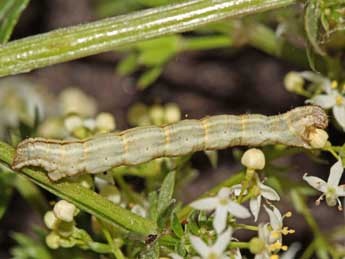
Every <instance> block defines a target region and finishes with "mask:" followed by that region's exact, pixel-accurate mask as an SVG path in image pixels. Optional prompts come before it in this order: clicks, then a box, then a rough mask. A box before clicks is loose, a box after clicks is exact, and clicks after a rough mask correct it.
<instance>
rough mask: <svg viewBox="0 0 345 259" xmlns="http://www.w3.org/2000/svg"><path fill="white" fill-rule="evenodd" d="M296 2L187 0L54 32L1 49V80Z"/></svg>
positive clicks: (284, 0) (272, 0) (274, 0)
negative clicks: (4, 77) (12, 75)
mask: <svg viewBox="0 0 345 259" xmlns="http://www.w3.org/2000/svg"><path fill="white" fill-rule="evenodd" d="M294 2H296V0H190V1H184V2H181V3H177V4H171V5H167V6H163V7H157V8H152V9H148V10H143V11H139V12H135V13H131V14H128V15H122V16H118V17H113V18H108V19H103V20H99V21H96V22H92V23H88V24H83V25H78V26H73V27H68V28H63V29H58V30H55V31H51V32H48V33H44V34H40V35H36V36H31V37H27V38H24V39H21V40H16V41H12V42H9V43H7V44H4V45H2V47H1V49H0V76H5V75H11V74H17V73H23V72H28V71H31V70H33V69H35V68H40V67H45V66H49V65H52V64H57V63H61V62H65V61H69V60H73V59H77V58H81V57H86V56H90V55H94V54H97V53H101V52H105V51H111V50H114V49H115V48H118V47H123V46H126V45H128V44H131V43H134V42H138V41H143V40H147V39H152V38H155V37H158V36H163V35H169V34H172V33H176V32H184V31H188V30H191V29H194V28H196V27H199V26H201V25H204V24H208V23H212V22H217V21H220V20H223V19H227V18H231V17H239V16H244V15H248V14H254V13H259V12H263V11H266V10H272V9H276V8H280V7H284V6H287V5H290V4H293V3H294Z"/></svg>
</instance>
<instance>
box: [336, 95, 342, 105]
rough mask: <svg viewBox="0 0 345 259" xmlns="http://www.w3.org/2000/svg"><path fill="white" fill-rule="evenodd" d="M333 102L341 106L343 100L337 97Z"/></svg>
mask: <svg viewBox="0 0 345 259" xmlns="http://www.w3.org/2000/svg"><path fill="white" fill-rule="evenodd" d="M335 102H336V104H337V105H342V104H343V98H342V97H341V96H340V95H338V96H337V97H336V98H335Z"/></svg>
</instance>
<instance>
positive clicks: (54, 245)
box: [46, 232, 60, 249]
mask: <svg viewBox="0 0 345 259" xmlns="http://www.w3.org/2000/svg"><path fill="white" fill-rule="evenodd" d="M46 244H47V246H48V247H49V248H51V249H58V248H59V246H60V237H59V235H58V234H56V233H55V232H51V233H49V235H48V236H46Z"/></svg>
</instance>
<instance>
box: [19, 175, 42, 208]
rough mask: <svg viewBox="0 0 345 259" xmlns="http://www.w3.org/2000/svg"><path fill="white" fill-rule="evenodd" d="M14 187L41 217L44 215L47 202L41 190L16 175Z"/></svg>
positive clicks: (24, 178)
mask: <svg viewBox="0 0 345 259" xmlns="http://www.w3.org/2000/svg"><path fill="white" fill-rule="evenodd" d="M14 185H15V187H16V189H17V191H18V192H19V193H20V195H21V196H22V197H23V198H24V199H25V200H26V201H27V202H29V203H30V205H32V207H34V208H35V209H36V210H37V211H38V212H39V213H40V214H41V215H44V213H46V211H47V210H49V205H48V201H47V200H46V199H45V197H44V195H43V194H42V192H41V190H40V189H39V188H38V187H37V186H36V185H35V184H34V183H32V182H31V181H29V180H28V179H27V178H26V177H24V176H22V175H17V177H16V179H15V181H14Z"/></svg>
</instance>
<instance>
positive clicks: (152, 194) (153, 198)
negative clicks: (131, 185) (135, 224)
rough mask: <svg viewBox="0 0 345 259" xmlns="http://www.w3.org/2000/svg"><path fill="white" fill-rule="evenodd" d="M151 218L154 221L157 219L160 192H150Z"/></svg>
mask: <svg viewBox="0 0 345 259" xmlns="http://www.w3.org/2000/svg"><path fill="white" fill-rule="evenodd" d="M149 204H150V207H149V218H150V219H151V220H153V221H154V222H156V221H157V218H158V210H157V206H158V194H157V192H150V193H149Z"/></svg>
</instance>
